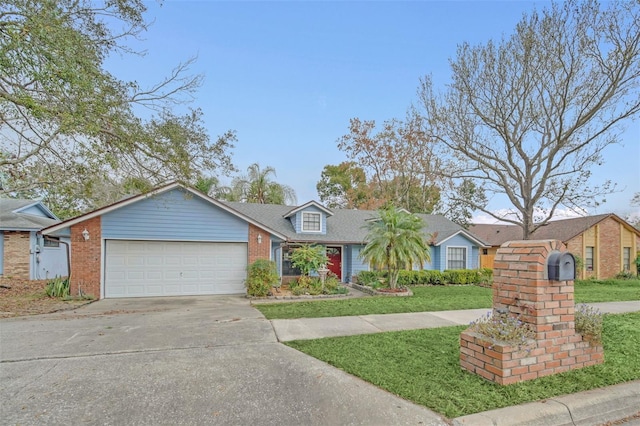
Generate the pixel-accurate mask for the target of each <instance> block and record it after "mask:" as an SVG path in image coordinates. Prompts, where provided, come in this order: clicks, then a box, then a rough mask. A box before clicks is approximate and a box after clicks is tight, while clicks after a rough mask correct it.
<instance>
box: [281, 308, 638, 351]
mask: <svg viewBox="0 0 640 426" xmlns="http://www.w3.org/2000/svg"><path fill="white" fill-rule="evenodd" d="M588 305H589V306H592V307H594V308H597V309H599V310H600V312H602V313H611V314H619V313H624V312H635V311H640V301H631V302H604V303H589V304H588ZM490 311H491V309H488V308H485V309H466V310H460V311H438V312H411V313H406V314H384V315H359V316H353V317H329V318H298V319H277V320H271V324H272V325H273V329H274V330H275V332H276V336H277V337H278V341H280V342H289V341H291V340H308V339H320V338H322V337H337V336H353V335H356V334H372V333H382V332H385V331H400V330H416V329H421V328H436V327H449V326H454V325H466V324H469V323H470V322H471V321H474V320H476V319H478V318H480V317H481V316H483V315H486V314H487V313H488V312H490Z"/></svg>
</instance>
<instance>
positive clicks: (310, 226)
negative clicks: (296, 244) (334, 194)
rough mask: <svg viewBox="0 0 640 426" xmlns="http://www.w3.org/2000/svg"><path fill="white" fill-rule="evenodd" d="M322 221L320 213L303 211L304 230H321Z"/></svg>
mask: <svg viewBox="0 0 640 426" xmlns="http://www.w3.org/2000/svg"><path fill="white" fill-rule="evenodd" d="M321 223H322V218H321V217H320V213H315V212H302V232H320V231H321V230H322V229H321Z"/></svg>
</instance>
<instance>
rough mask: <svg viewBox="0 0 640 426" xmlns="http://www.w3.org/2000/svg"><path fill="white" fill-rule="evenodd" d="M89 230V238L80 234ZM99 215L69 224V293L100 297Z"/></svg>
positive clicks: (100, 230) (100, 253)
mask: <svg viewBox="0 0 640 426" xmlns="http://www.w3.org/2000/svg"><path fill="white" fill-rule="evenodd" d="M85 229H86V230H87V231H89V239H88V240H86V241H85V239H84V237H83V236H82V232H83V231H84V230H85ZM101 236H102V228H101V220H100V216H98V217H95V218H93V219H88V220H85V221H84V222H80V223H78V224H76V225H73V226H71V294H72V295H78V294H80V293H82V294H88V295H91V296H93V297H95V298H96V299H98V298H100V263H101V258H102V244H101Z"/></svg>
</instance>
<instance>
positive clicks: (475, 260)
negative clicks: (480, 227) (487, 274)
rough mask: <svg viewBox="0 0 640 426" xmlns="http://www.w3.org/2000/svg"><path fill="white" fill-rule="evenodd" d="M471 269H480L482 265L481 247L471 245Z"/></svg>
mask: <svg viewBox="0 0 640 426" xmlns="http://www.w3.org/2000/svg"><path fill="white" fill-rule="evenodd" d="M470 265H471V269H478V268H479V267H480V247H478V246H473V247H471V264H470Z"/></svg>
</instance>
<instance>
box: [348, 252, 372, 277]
mask: <svg viewBox="0 0 640 426" xmlns="http://www.w3.org/2000/svg"><path fill="white" fill-rule="evenodd" d="M363 248H364V245H354V246H350V249H351V270H350V271H348V272H347V273H349V272H350V273H351V275H355V274H357V273H358V272H360V271H368V270H369V264H368V263H367V262H365V261H364V260H363V259H362V258H361V257H360V252H361V251H362V249H363Z"/></svg>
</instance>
